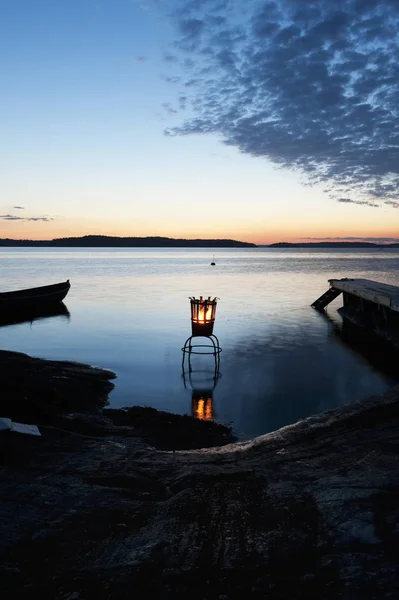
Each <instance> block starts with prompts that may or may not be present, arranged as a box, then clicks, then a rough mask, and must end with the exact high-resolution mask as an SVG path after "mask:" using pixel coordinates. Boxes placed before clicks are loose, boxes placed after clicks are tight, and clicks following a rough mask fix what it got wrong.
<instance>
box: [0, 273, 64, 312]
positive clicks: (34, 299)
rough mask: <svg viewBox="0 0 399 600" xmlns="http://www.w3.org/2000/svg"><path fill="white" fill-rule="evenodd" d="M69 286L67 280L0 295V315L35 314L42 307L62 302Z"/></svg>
mask: <svg viewBox="0 0 399 600" xmlns="http://www.w3.org/2000/svg"><path fill="white" fill-rule="evenodd" d="M70 287H71V284H70V283H69V279H68V280H67V281H64V282H62V283H55V284H53V285H43V286H41V287H36V288H29V289H26V290H17V291H16V292H3V293H0V314H2V315H4V314H5V313H12V314H15V313H21V312H26V313H28V312H35V311H37V310H40V309H42V308H44V307H48V306H51V305H53V304H57V303H58V302H62V300H63V299H64V298H65V296H66V295H67V293H68V292H69V288H70Z"/></svg>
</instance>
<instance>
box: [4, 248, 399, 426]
mask: <svg viewBox="0 0 399 600" xmlns="http://www.w3.org/2000/svg"><path fill="white" fill-rule="evenodd" d="M213 253H214V250H213V249H212V250H209V251H208V250H203V249H201V250H197V249H190V250H189V249H176V250H175V249H173V250H161V249H159V250H158V249H102V248H99V249H91V250H87V249H61V248H57V249H24V248H2V249H1V250H0V274H1V291H8V290H12V289H18V288H25V287H30V286H32V287H33V286H36V285H45V284H48V283H55V282H58V281H63V280H65V279H70V280H71V284H72V287H71V290H70V292H69V295H68V296H67V298H66V300H65V304H66V306H67V308H68V311H69V313H70V316H69V320H68V319H65V317H64V318H61V317H52V318H48V319H45V320H41V321H34V322H32V323H25V324H15V325H12V326H8V327H1V328H0V338H1V344H0V347H1V348H3V349H11V350H17V351H22V352H27V353H28V354H31V355H34V356H42V357H46V358H56V359H67V360H77V361H82V362H88V363H90V364H95V365H98V366H103V367H105V368H110V369H112V370H114V371H115V372H116V373H117V375H118V379H117V380H116V388H115V390H114V391H113V392H112V394H111V396H110V402H111V405H112V406H125V405H132V404H148V405H151V406H155V407H156V408H162V409H165V410H170V411H173V412H177V413H191V412H192V411H194V412H195V410H196V409H195V407H194V402H193V393H197V392H198V393H199V392H204V391H212V403H211V404H212V414H213V416H214V418H215V419H216V420H218V421H220V422H224V423H227V422H230V423H232V424H233V426H234V428H235V429H236V430H237V431H238V432H239V433H241V434H242V435H243V436H244V437H249V436H253V435H258V434H261V433H265V432H267V431H271V430H274V429H276V428H278V427H281V426H283V425H286V424H288V423H292V422H295V421H296V420H298V419H300V418H303V417H306V416H308V415H311V414H314V413H317V412H320V411H322V410H325V409H327V408H331V407H334V406H338V405H341V404H343V403H346V402H349V401H352V400H357V399H360V398H362V397H364V396H366V395H370V394H374V393H380V392H383V391H385V390H386V389H387V388H388V387H389V386H390V385H391V384H392V383H393V382H394V381H395V380H397V379H399V375H397V374H396V370H395V369H394V368H392V364H393V361H394V360H395V357H394V355H391V354H390V353H388V354H386V355H385V354H384V355H382V354H381V352H380V351H378V355H376V354H375V353H374V355H373V354H372V353H371V354H370V350H372V349H370V348H367V347H365V346H364V345H362V344H360V345H359V344H358V345H353V344H349V343H348V341H347V339H346V338H345V337H343V336H342V335H341V333H340V331H341V330H340V325H341V319H340V317H339V315H338V314H337V312H336V309H337V308H338V307H339V306H340V305H341V301H340V299H339V298H338V299H337V300H335V301H334V302H333V303H332V304H331V305H330V308H329V309H328V315H329V318H326V317H325V316H323V315H322V314H319V313H317V312H316V311H314V310H312V309H311V308H310V304H311V303H312V302H313V301H314V300H315V299H316V298H317V297H318V296H320V295H321V294H322V293H323V292H324V291H325V290H326V289H327V287H328V283H327V280H328V279H330V278H333V277H335V278H339V277H365V278H368V279H376V280H378V281H383V282H386V283H391V284H393V285H399V252H398V251H395V250H393V249H392V250H384V251H381V250H366V251H365V250H351V251H347V250H336V251H334V252H331V251H328V250H323V251H321V250H317V251H315V250H308V249H306V250H304V249H298V250H295V251H294V250H275V249H273V250H272V249H261V248H257V249H240V250H224V249H223V250H218V251H217V253H216V255H215V259H216V266H215V267H211V266H210V264H209V263H210V262H211V260H212V256H213ZM200 295H203V296H211V297H214V296H217V297H219V298H220V301H219V303H218V308H217V313H216V324H215V333H216V335H217V336H218V338H219V340H220V344H221V346H222V348H223V352H222V354H221V368H220V370H221V374H222V376H221V377H220V379H219V380H218V381H217V385H216V386H214V387H212V385H211V384H212V376H211V374H212V364H211V363H209V360H211V361H212V357H196V360H197V362H196V364H195V367H197V368H198V369H202V370H204V371H205V372H206V371H207V370H208V371H209V372H210V383H209V382H208V383H207V382H201V386H202V387H201V388H199V389H197V390H195V389H194V390H193V389H192V387H190V386H187V387H185V386H184V381H183V378H182V372H181V358H182V357H181V347H182V345H183V343H184V341H185V339H186V338H187V337H188V336H189V335H190V333H191V332H190V304H189V300H188V297H189V296H197V297H198V296H200ZM208 397H211V396H208ZM208 405H209V403H208ZM201 406H202V405H201ZM201 411H202V412H203V414H204V415H205V414H208V415H209V414H210V413H209V411H208V413H206V411H205V404H204V407H203V409H202V408H201ZM201 411H200V412H201Z"/></svg>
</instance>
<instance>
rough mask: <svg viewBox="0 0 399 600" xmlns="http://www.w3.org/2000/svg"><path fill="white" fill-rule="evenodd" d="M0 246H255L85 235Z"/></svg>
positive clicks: (8, 242) (6, 242)
mask: <svg viewBox="0 0 399 600" xmlns="http://www.w3.org/2000/svg"><path fill="white" fill-rule="evenodd" d="M0 246H14V247H15V246H29V247H37V246H39V247H53V248H54V247H75V248H77V247H78V248H97V247H98V248H103V247H104V248H110V247H111V248H255V247H256V245H255V244H251V243H249V242H239V241H236V240H202V239H197V240H186V239H173V238H167V237H113V236H108V235H85V236H83V237H67V238H56V239H53V240H11V239H8V238H6V239H0Z"/></svg>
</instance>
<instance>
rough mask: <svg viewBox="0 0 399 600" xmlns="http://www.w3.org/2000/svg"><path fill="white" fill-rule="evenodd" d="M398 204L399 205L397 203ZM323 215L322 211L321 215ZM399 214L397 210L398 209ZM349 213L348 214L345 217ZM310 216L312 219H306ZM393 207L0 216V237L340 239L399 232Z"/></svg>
mask: <svg viewBox="0 0 399 600" xmlns="http://www.w3.org/2000/svg"><path fill="white" fill-rule="evenodd" d="M396 210H397V209H396ZM320 216H321V215H319V217H320ZM398 216H399V214H398ZM344 217H345V218H344ZM306 220H307V221H308V222H306ZM393 222H394V220H393V217H392V210H391V211H389V213H388V214H387V212H385V213H384V211H381V212H378V209H374V214H370V212H367V214H366V211H364V214H361V213H359V215H358V218H357V219H356V220H354V219H353V218H346V216H345V215H343V216H342V218H340V219H337V218H335V219H330V221H328V222H327V223H326V221H325V220H324V219H322V218H318V219H315V218H313V219H310V218H306V215H303V216H302V218H301V219H299V218H298V219H292V220H291V219H290V218H289V216H286V217H285V219H283V218H282V217H281V215H279V216H278V218H276V219H275V220H265V222H262V221H261V220H258V221H257V222H250V223H248V222H245V220H244V221H243V222H240V223H237V224H232V223H229V224H225V223H223V224H221V223H220V222H219V223H212V226H210V225H207V227H206V228H203V229H202V228H201V227H200V226H198V225H195V224H193V223H192V222H191V221H189V222H187V223H184V222H181V223H179V224H178V225H176V224H175V225H173V226H171V225H170V224H168V223H165V224H162V223H158V222H154V223H150V222H149V221H148V222H143V223H137V222H130V223H129V220H128V219H127V220H125V221H123V222H121V221H120V220H119V219H116V218H115V219H107V220H106V219H100V218H97V219H96V218H91V219H89V218H80V219H77V218H60V219H59V220H58V219H57V220H56V219H55V220H54V221H51V222H34V223H32V222H25V221H0V238H3V239H4V238H9V239H14V240H19V239H21V240H22V239H25V240H28V239H29V240H51V239H54V238H64V237H82V236H85V235H105V236H116V237H155V236H160V237H170V238H185V239H198V238H200V239H233V240H237V241H242V242H250V243H254V244H258V245H262V244H272V243H276V242H304V241H309V242H310V241H312V239H314V240H315V241H322V240H327V239H329V240H331V241H333V240H334V239H335V240H338V241H339V240H340V239H345V238H347V237H352V238H359V239H362V238H377V239H378V238H399V230H398V229H399V228H398V227H394V226H393V224H392V223H393Z"/></svg>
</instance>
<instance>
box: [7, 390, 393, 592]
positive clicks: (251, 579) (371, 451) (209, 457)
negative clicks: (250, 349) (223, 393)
mask: <svg viewBox="0 0 399 600" xmlns="http://www.w3.org/2000/svg"><path fill="white" fill-rule="evenodd" d="M398 408H399V390H398V389H396V390H392V391H391V392H389V393H388V394H385V395H384V396H382V397H379V398H371V399H369V400H367V401H364V402H362V403H357V404H353V405H350V406H347V407H343V408H342V409H339V410H335V411H329V412H327V413H324V414H322V415H319V416H317V417H314V418H311V419H307V420H306V421H303V422H300V423H298V424H296V425H294V426H291V427H286V428H284V429H283V430H280V431H279V432H276V433H274V434H269V435H265V436H262V437H260V438H257V439H256V440H254V441H253V442H251V443H239V444H232V445H227V446H224V447H220V448H216V449H215V448H213V449H208V450H199V451H198V450H197V451H190V452H187V451H185V452H175V453H173V452H164V451H159V450H155V449H154V448H151V447H149V446H148V445H147V443H148V440H146V441H143V438H142V437H140V436H139V433H140V430H139V428H137V426H136V427H131V425H130V424H127V423H126V420H124V419H125V417H126V415H124V416H123V418H122V417H121V418H122V423H121V424H117V421H118V418H116V415H115V414H114V415H112V414H111V413H110V418H108V417H107V418H106V417H104V416H103V415H102V414H101V412H98V414H97V416H96V417H95V418H94V417H88V416H87V415H86V417H85V416H82V415H76V414H75V415H73V416H70V417H66V416H65V415H63V416H62V417H60V418H62V419H64V421H63V422H64V423H65V424H66V425H68V424H69V427H68V430H67V428H66V427H58V426H57V427H54V426H52V425H51V424H47V425H44V426H42V427H41V431H42V434H43V437H42V438H31V437H29V436H18V435H17V434H6V435H5V436H4V435H3V436H1V440H2V441H1V444H2V456H3V467H2V469H1V485H2V494H3V495H2V505H1V513H0V514H1V528H0V541H1V551H2V564H3V571H2V579H1V581H2V590H3V591H4V592H5V594H6V597H18V598H33V597H40V596H41V597H48V598H55V599H67V598H69V599H72V598H78V599H91V598H93V599H94V598H96V599H106V598H107V599H108V598H112V599H114V598H115V599H119V598H121V599H122V598H123V599H124V598H131V597H138V598H151V597H152V598H157V599H168V600H169V599H180V598H182V599H183V598H184V599H186V598H190V599H194V600H195V599H198V600H199V599H214V598H215V599H216V598H218V599H220V600H221V599H233V598H234V599H236V598H237V599H239V598H240V599H241V598H244V597H245V596H250V597H251V598H290V599H293V598H323V599H334V600H335V599H336V598H345V599H348V600H351V599H364V598H368V599H369V598H370V599H372V598H375V599H381V598H396V597H398V595H399V566H398V558H397V548H398V542H399V530H398V527H397V523H398V522H399V470H398V468H397V465H398V451H399V432H398V431H399V430H398V425H399V410H398ZM105 414H106V411H105ZM5 416H6V415H5ZM111 417H112V418H111ZM129 419H130V417H129ZM129 419H128V420H129ZM90 424H91V425H90ZM74 425H77V430H74ZM85 426H87V427H90V426H91V427H93V431H92V432H90V434H89V433H88V431H85ZM77 431H79V433H77ZM141 433H142V431H141ZM7 594H8V595H7Z"/></svg>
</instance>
